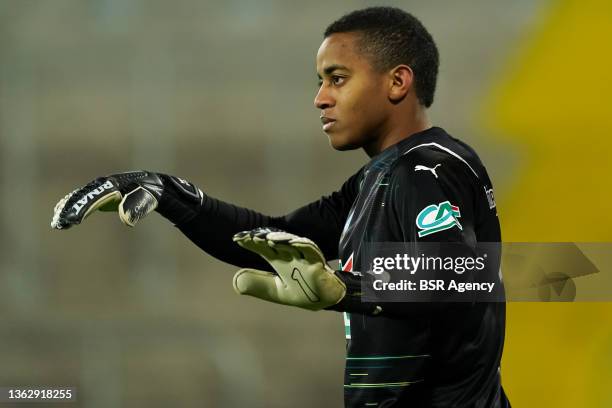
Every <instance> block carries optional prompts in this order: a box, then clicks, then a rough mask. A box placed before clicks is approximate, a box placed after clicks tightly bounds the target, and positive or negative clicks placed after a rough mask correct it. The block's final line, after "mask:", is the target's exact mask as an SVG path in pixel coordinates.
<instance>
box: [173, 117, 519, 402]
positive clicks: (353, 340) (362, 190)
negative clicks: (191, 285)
mask: <svg viewBox="0 0 612 408" xmlns="http://www.w3.org/2000/svg"><path fill="white" fill-rule="evenodd" d="M441 205H449V206H450V208H452V211H456V217H457V219H458V220H460V223H459V222H457V223H456V224H453V223H446V224H444V225H442V226H438V228H433V227H432V226H431V225H428V224H427V223H425V222H424V219H423V218H422V217H419V215H420V214H422V212H423V211H424V210H425V209H426V208H428V207H430V206H441ZM435 208H437V207H435ZM496 211H497V210H496V206H495V201H494V198H493V190H492V185H491V181H490V180H489V177H488V175H487V172H486V170H485V168H484V166H483V165H482V163H481V162H480V160H479V158H478V156H477V155H476V153H475V152H474V151H473V150H472V149H471V148H470V147H469V146H467V145H466V144H465V143H463V142H461V141H459V140H457V139H455V138H453V137H451V136H449V135H448V134H447V133H446V132H445V131H444V130H443V129H441V128H438V127H433V128H430V129H427V130H425V131H422V132H419V133H416V134H413V135H411V136H410V137H408V138H406V139H404V140H402V141H401V142H399V143H397V144H396V145H393V146H391V147H389V148H387V149H385V150H384V151H383V152H381V153H380V154H379V155H377V156H375V157H374V158H372V159H371V161H370V162H369V163H368V164H366V165H365V166H364V167H363V168H361V169H360V170H359V171H358V172H357V173H356V174H354V175H353V176H352V177H351V178H349V179H348V180H347V181H346V182H345V183H344V184H343V186H342V187H341V189H340V190H339V191H337V192H335V193H332V194H331V195H329V196H325V197H322V198H321V199H320V200H318V201H316V202H313V203H311V204H308V205H306V206H304V207H302V208H299V209H297V210H296V211H294V212H292V213H290V214H288V215H286V216H283V217H269V216H265V215H263V214H260V213H257V212H255V211H252V210H248V209H245V208H240V207H236V206H234V205H231V204H228V203H224V202H222V201H219V200H216V199H213V198H210V197H206V198H205V201H204V203H203V206H202V210H201V212H200V214H199V215H198V216H197V217H196V218H195V219H193V220H191V221H189V222H187V223H185V224H183V225H179V228H180V229H181V230H182V231H183V232H184V233H185V234H186V235H187V236H188V237H189V238H190V239H191V240H192V241H194V242H195V243H196V244H197V245H198V246H200V247H201V248H202V249H204V250H205V251H207V252H208V253H210V254H211V255H213V256H215V257H217V258H219V259H221V260H223V261H226V262H229V263H232V264H234V265H237V266H241V267H255V268H259V269H266V270H271V267H270V265H268V264H267V263H266V262H265V261H263V260H262V259H261V258H259V257H257V255H255V254H253V253H250V252H249V251H245V250H242V249H241V248H239V247H238V246H237V245H235V244H233V242H232V241H231V237H232V235H233V234H234V233H236V232H238V231H242V230H247V229H252V228H255V227H261V226H271V227H276V228H280V229H284V230H286V231H288V232H291V233H293V234H296V235H301V236H306V237H308V238H310V239H312V240H313V241H314V242H316V243H317V244H318V245H319V247H320V248H321V249H322V251H323V253H324V255H325V256H326V258H327V259H328V260H330V259H340V264H341V269H342V270H344V271H345V273H338V275H339V276H341V277H343V280H345V282H346V283H347V286H353V287H354V286H355V281H356V280H357V282H358V280H359V278H358V277H356V276H354V275H353V274H350V273H348V272H349V271H359V270H365V269H363V268H366V265H362V263H363V260H362V259H361V254H362V252H363V251H362V247H363V246H364V245H365V244H367V243H370V242H423V241H428V242H454V243H461V244H463V245H465V246H466V247H473V246H474V245H476V243H478V242H501V236H500V227H499V221H498V218H497V212H496ZM459 214H460V215H459ZM459 217H460V218H459ZM211 230H212V231H216V234H209V233H207V232H208V231H211ZM348 298H349V297H348V296H347V297H346V298H345V299H348ZM364 306H365V305H364V304H360V303H358V304H356V303H355V301H348V300H346V301H344V300H343V301H342V302H341V303H340V304H339V305H336V306H335V307H334V308H333V309H334V310H339V311H343V312H344V323H345V333H346V338H347V356H346V369H345V381H344V395H345V406H346V407H351V408H353V407H354V408H356V407H378V408H383V407H385V408H387V407H478V408H498V407H500V408H503V407H509V406H510V404H509V403H508V401H507V399H506V396H505V394H504V391H503V389H502V387H501V380H500V372H499V365H500V360H501V355H502V349H503V343H504V330H505V304H504V303H503V302H497V303H484V302H480V303H479V302H464V303H438V304H436V305H435V306H433V305H427V304H425V305H424V304H422V303H398V304H394V305H393V307H392V308H387V305H383V306H382V312H381V313H379V314H376V315H373V313H371V312H372V310H373V309H372V305H368V306H367V307H364ZM379 310H380V309H379ZM379 310H377V312H378V311H379Z"/></svg>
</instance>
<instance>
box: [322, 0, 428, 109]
mask: <svg viewBox="0 0 612 408" xmlns="http://www.w3.org/2000/svg"><path fill="white" fill-rule="evenodd" d="M350 32H355V33H359V34H361V38H360V40H359V51H360V52H363V53H364V54H366V55H368V56H369V57H370V58H371V59H372V61H373V66H374V67H375V68H376V69H379V70H387V69H391V68H393V67H395V66H397V65H400V64H405V65H408V66H409V67H410V68H412V71H413V72H414V79H415V91H416V95H417V97H418V99H419V102H420V103H421V104H422V105H423V106H425V107H426V108H428V107H430V106H431V104H432V103H433V100H434V93H435V91H436V79H437V77H438V65H439V55H438V48H437V47H436V43H435V42H434V40H433V38H432V36H431V34H429V32H428V31H427V29H426V28H425V27H424V26H423V24H422V23H421V22H420V21H419V20H418V19H417V18H416V17H414V16H413V15H412V14H410V13H407V12H405V11H404V10H401V9H398V8H395V7H369V8H365V9H362V10H356V11H353V12H351V13H349V14H346V15H344V16H342V17H341V18H340V19H338V20H336V21H334V22H333V23H331V24H330V25H329V26H328V27H327V29H325V33H324V35H323V37H324V38H327V37H329V36H330V35H332V34H335V33H350Z"/></svg>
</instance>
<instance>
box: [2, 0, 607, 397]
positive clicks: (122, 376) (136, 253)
mask: <svg viewBox="0 0 612 408" xmlns="http://www.w3.org/2000/svg"><path fill="white" fill-rule="evenodd" d="M387 4H391V5H397V6H399V7H402V8H404V9H406V10H408V11H411V12H412V13H414V14H415V15H416V16H418V17H419V18H420V19H421V20H422V21H423V22H424V24H425V25H426V26H427V27H428V28H429V30H430V31H431V32H432V34H433V35H434V38H435V39H436V41H437V43H438V45H439V48H440V52H441V57H442V59H441V72H440V79H439V87H438V92H437V96H436V102H435V104H434V108H432V112H431V115H432V118H433V121H434V123H435V124H437V125H439V126H442V127H445V128H446V129H447V130H448V131H450V132H451V133H452V134H453V135H455V136H457V137H459V138H462V139H464V140H465V141H467V142H468V143H470V144H472V145H473V146H474V147H475V148H476V150H477V151H478V152H479V153H480V154H481V157H482V158H483V160H484V162H485V164H486V165H487V166H488V168H489V171H490V173H491V176H492V179H493V181H494V183H495V184H496V196H497V201H498V206H499V208H500V214H501V217H502V227H503V233H504V239H505V240H507V241H610V240H611V232H610V231H611V228H610V227H611V225H612V217H611V216H610V215H609V214H610V211H609V207H610V205H609V202H610V198H611V195H612V193H611V192H610V191H612V190H611V189H610V181H609V175H610V172H611V170H612V162H611V161H610V159H609V150H610V147H611V145H612V142H611V138H610V136H612V115H611V114H610V102H609V95H610V94H612V80H610V78H609V72H610V71H611V69H612V54H610V52H608V50H609V43H610V40H612V6H611V5H610V4H611V3H609V2H606V1H603V0H600V1H598V0H585V1H578V0H567V1H542V0H520V1H512V2H507V1H501V0H497V1H489V0H474V1H470V2H453V1H443V2H442V1H441V2H430V1H423V0H420V1H413V2H408V1H404V2H390V3H387ZM366 5H371V3H369V2H359V1H342V2H331V3H330V2H323V1H311V2H306V3H301V4H299V3H287V2H280V1H258V2H240V1H236V0H231V1H218V0H216V1H201V2H197V1H187V0H181V1H173V2H169V1H162V0H146V1H145V0H140V1H123V0H87V1H78V0H54V1H43V0H27V1H18V0H5V1H2V2H0V166H1V167H0V208H1V211H0V231H2V233H1V235H0V248H1V250H0V251H1V256H0V344H1V345H2V346H1V347H0V386H24V385H73V386H77V387H78V388H79V401H78V402H77V403H73V404H67V405H66V406H72V407H74V406H83V407H103V408H108V407H167V406H173V407H195V406H206V407H209V406H210V407H213V406H214V407H279V408H280V407H310V406H321V407H337V406H341V405H342V370H343V353H344V337H343V326H342V317H341V316H340V315H339V314H334V313H310V312H305V311H300V310H297V309H296V310H291V309H286V308H283V307H279V306H275V305H269V304H264V303H263V302H257V301H255V300H253V299H250V298H240V297H238V296H237V295H235V294H234V293H233V291H232V288H231V276H232V273H233V272H234V270H235V268H234V267H232V266H229V265H226V264H223V263H221V262H219V261H216V260H215V259H213V258H211V257H209V256H208V255H206V254H204V253H203V252H201V251H199V250H198V249H197V248H196V247H195V246H193V245H191V244H190V243H189V242H188V241H187V240H186V239H185V238H183V237H182V236H181V235H180V233H179V232H178V231H177V230H175V229H174V228H173V227H171V226H170V225H169V224H168V223H167V222H166V221H165V220H163V219H161V217H150V218H149V219H147V220H146V221H145V222H143V223H142V224H141V225H139V226H138V228H136V229H133V230H129V229H127V228H125V227H123V226H122V225H121V224H120V222H119V221H118V219H117V218H116V217H114V215H112V214H99V215H97V216H95V217H93V218H91V219H90V220H88V222H87V223H86V225H83V226H81V227H79V228H75V229H73V230H70V231H68V232H57V231H51V230H50V228H49V221H50V218H51V211H52V208H53V206H54V204H55V203H56V201H57V200H58V199H59V198H60V197H61V196H63V195H64V194H65V193H67V192H68V191H70V190H71V189H73V188H74V187H75V186H78V185H81V184H84V183H85V182H87V181H89V180H90V179H91V178H93V177H95V176H98V175H104V174H107V173H112V172H116V171H119V170H129V169H139V168H145V169H152V170H158V171H163V172H167V173H170V174H176V175H178V176H182V177H185V178H188V179H189V180H192V181H193V182H195V183H196V184H198V185H199V186H201V187H202V189H204V190H205V192H207V193H208V194H210V195H212V196H215V197H217V198H222V199H224V200H227V201H230V202H234V203H237V204H240V205H244V206H248V207H251V208H255V209H258V210H260V211H262V212H266V213H270V214H280V213H285V212H287V211H289V210H291V209H293V208H296V207H297V206H299V205H301V204H304V203H306V202H309V201H311V200H314V199H316V198H318V197H319V196H320V195H321V194H325V193H329V192H331V191H333V190H334V189H336V188H337V187H338V186H339V185H340V184H341V183H342V181H343V180H344V179H345V178H346V177H348V176H349V175H350V174H352V173H353V172H354V171H355V170H356V169H357V168H358V167H360V166H361V165H362V164H363V163H365V162H366V157H365V155H364V154H363V153H361V152H350V153H338V152H334V151H333V150H332V149H331V148H330V147H329V146H328V143H327V140H326V136H325V135H324V134H323V133H322V132H321V130H320V124H319V122H318V119H317V117H318V113H317V111H316V110H315V109H314V107H313V105H312V100H313V98H314V94H315V90H316V75H315V70H314V56H315V53H316V50H317V48H318V46H319V44H320V41H321V38H322V31H323V30H324V28H325V26H326V25H327V24H328V23H330V22H331V21H332V20H334V19H335V18H337V17H339V16H340V15H342V14H344V13H345V12H348V11H351V10H353V9H355V8H360V7H364V6H366ZM210 233H211V234H214V231H210ZM505 273H511V271H505ZM611 367H612V307H611V305H610V304H585V303H583V304H518V303H513V304H510V305H509V307H508V326H507V343H506V351H505V356H504V361H503V366H502V374H503V382H504V386H505V388H506V390H507V393H508V394H509V396H510V398H511V401H512V403H513V406H516V407H549V406H550V407H553V406H554V407H610V406H612V393H611V391H610V390H611V389H612V368H611ZM19 406H22V407H23V406H25V405H22V404H19ZM36 406H39V405H36ZM58 406H60V405H58Z"/></svg>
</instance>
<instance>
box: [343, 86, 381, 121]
mask: <svg viewBox="0 0 612 408" xmlns="http://www.w3.org/2000/svg"><path fill="white" fill-rule="evenodd" d="M386 103H388V101H387V99H386V97H385V96H384V95H383V94H382V92H381V89H380V87H374V86H371V87H364V88H362V89H360V90H359V92H355V93H354V94H353V95H352V104H351V106H350V109H351V116H353V117H354V118H355V120H356V121H358V122H359V123H360V124H361V125H362V126H366V127H370V126H376V125H377V123H378V122H380V121H381V120H382V119H383V118H384V116H385V111H386Z"/></svg>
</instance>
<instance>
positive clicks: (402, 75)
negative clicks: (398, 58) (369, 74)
mask: <svg viewBox="0 0 612 408" xmlns="http://www.w3.org/2000/svg"><path fill="white" fill-rule="evenodd" d="M389 80H390V82H389V85H390V86H389V100H390V101H391V102H393V103H398V102H401V101H402V100H403V99H404V98H405V97H406V95H408V92H410V90H411V89H412V83H413V80H414V72H412V68H410V67H409V66H408V65H398V66H397V67H395V68H393V69H392V70H391V71H389Z"/></svg>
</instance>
